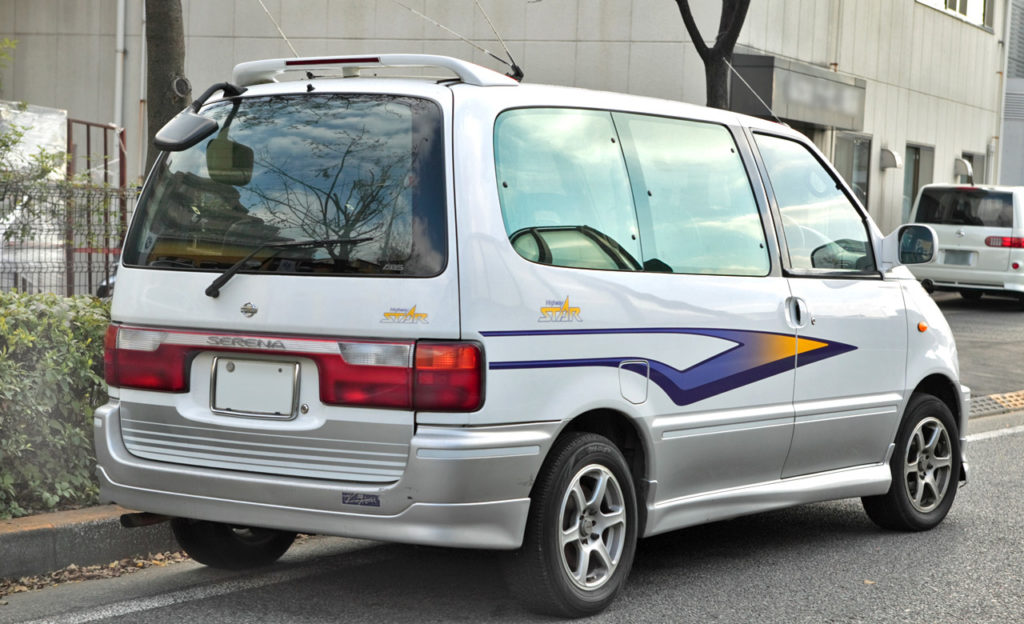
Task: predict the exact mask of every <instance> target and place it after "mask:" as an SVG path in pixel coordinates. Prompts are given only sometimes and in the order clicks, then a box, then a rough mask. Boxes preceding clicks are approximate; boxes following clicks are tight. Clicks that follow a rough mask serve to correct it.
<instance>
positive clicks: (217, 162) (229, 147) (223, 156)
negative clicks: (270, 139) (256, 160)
mask: <svg viewBox="0 0 1024 624" xmlns="http://www.w3.org/2000/svg"><path fill="white" fill-rule="evenodd" d="M252 165H253V151H252V148H251V147H249V146H248V145H243V144H241V143H235V142H234V141H232V140H230V139H227V138H222V137H215V138H214V139H211V140H210V142H209V143H207V145H206V169H207V171H208V172H209V174H210V179H211V180H213V181H214V182H220V183H221V184H230V185H232V186H245V185H246V184H248V183H249V180H251V179H252Z"/></svg>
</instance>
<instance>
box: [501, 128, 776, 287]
mask: <svg viewBox="0 0 1024 624" xmlns="http://www.w3.org/2000/svg"><path fill="white" fill-rule="evenodd" d="M494 140H495V148H494V149H495V161H496V166H497V176H498V177H497V179H498V195H499V198H500V201H501V210H502V216H503V218H504V221H505V228H506V231H507V233H508V235H509V238H510V240H511V241H512V245H513V247H514V248H515V250H516V251H517V252H518V253H519V254H520V255H521V256H523V257H524V258H526V259H528V260H531V261H533V262H540V263H543V264H553V265H558V266H568V267H578V268H591V269H609V270H620V271H641V270H643V271H654V272H664V273H703V274H718V275H766V274H767V273H768V271H769V269H770V265H769V260H768V253H767V250H766V246H765V238H764V229H763V227H762V225H761V220H760V217H759V214H758V211H757V205H756V203H755V202H754V198H753V194H752V191H751V189H750V182H749V178H748V177H747V175H746V171H745V169H744V167H743V163H742V161H741V160H740V157H739V154H738V153H737V150H736V145H735V143H734V142H733V139H732V135H731V134H730V133H729V131H728V130H727V129H726V128H725V127H723V126H717V125H713V124H707V123H700V122H693V121H685V120H679V119H667V118H661V117H653V116H649V115H635V114H625V113H609V112H607V111H590V110H575V109H542V108H534V109H520V110H512V111H508V112H506V113H503V114H502V115H501V116H500V117H499V118H498V121H497V122H496V124H495V136H494ZM627 165H628V167H627Z"/></svg>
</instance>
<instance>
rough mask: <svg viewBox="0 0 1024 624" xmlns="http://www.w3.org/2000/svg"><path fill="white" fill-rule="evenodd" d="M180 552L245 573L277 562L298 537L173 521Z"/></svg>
mask: <svg viewBox="0 0 1024 624" xmlns="http://www.w3.org/2000/svg"><path fill="white" fill-rule="evenodd" d="M171 529H172V530H173V531H174V537H175V539H177V540H178V544H179V545H180V546H181V548H182V549H183V550H184V551H185V552H186V553H188V556H189V557H192V558H193V559H195V560H196V561H198V562H199V563H202V564H203V565H207V566H210V567H211V568H220V569H223V570H246V569H249V568H257V567H260V566H265V565H269V564H271V563H273V562H275V561H277V560H278V559H279V558H280V557H281V555H283V554H284V553H285V551H287V550H288V548H289V547H290V546H291V545H292V542H293V541H295V533H293V532H291V531H279V530H277V529H260V528H250V527H240V526H232V525H229V524H222V523H220V522H209V521H206V520H190V519H188V518H173V519H171Z"/></svg>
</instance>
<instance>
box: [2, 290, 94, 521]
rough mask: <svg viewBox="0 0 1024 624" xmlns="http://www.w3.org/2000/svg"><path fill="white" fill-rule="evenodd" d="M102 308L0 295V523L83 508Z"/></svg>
mask: <svg viewBox="0 0 1024 624" xmlns="http://www.w3.org/2000/svg"><path fill="white" fill-rule="evenodd" d="M109 319H110V308H109V304H108V303H107V302H104V301H101V300H99V299H95V298H93V297H57V296H55V295H47V294H44V295H28V294H23V293H19V292H16V291H10V292H0V518H10V517H17V516H24V515H27V514H30V513H37V512H41V511H52V510H54V509H61V508H68V507H75V506H81V505H88V504H92V503H95V502H96V495H97V492H98V487H97V483H96V479H95V477H94V475H93V470H94V467H95V465H96V461H95V457H94V455H93V446H92V411H93V408H94V407H96V406H97V405H100V404H102V403H104V402H105V401H106V400H107V394H106V385H105V384H104V382H103V336H104V332H105V331H106V327H107V323H108V322H109Z"/></svg>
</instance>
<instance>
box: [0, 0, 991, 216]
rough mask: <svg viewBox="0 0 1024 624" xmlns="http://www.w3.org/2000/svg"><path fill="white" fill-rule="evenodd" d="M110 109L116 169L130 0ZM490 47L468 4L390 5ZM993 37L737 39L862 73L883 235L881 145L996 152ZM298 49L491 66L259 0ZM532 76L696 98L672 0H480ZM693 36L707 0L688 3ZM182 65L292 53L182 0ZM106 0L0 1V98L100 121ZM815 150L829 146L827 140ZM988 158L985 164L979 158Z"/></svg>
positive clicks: (232, 11)
mask: <svg viewBox="0 0 1024 624" xmlns="http://www.w3.org/2000/svg"><path fill="white" fill-rule="evenodd" d="M125 1H126V6H127V20H126V49H127V54H126V63H125V80H124V91H123V94H124V95H123V107H124V108H123V110H124V114H123V120H122V123H123V125H124V126H125V127H127V129H128V134H129V138H128V143H129V152H130V157H129V171H130V172H131V174H132V175H133V176H134V175H138V172H139V169H140V164H139V163H140V162H142V145H141V142H142V141H141V137H142V132H141V128H142V125H141V123H140V120H141V119H142V118H143V113H142V110H143V105H144V104H143V103H142V102H141V100H142V99H143V98H144V94H143V93H142V92H141V91H140V85H141V84H142V79H143V66H144V59H143V56H142V53H141V50H142V46H141V44H142V37H141V33H142V32H143V23H142V18H143V12H142V0H125ZM403 1H404V2H405V4H408V5H409V6H412V7H414V8H416V9H417V10H419V11H422V12H424V13H426V14H428V15H430V16H432V17H434V18H436V19H437V20H438V21H440V22H442V23H444V24H445V25H447V26H449V27H450V28H452V29H454V30H456V31H458V32H461V33H463V34H464V35H466V36H467V37H469V38H471V39H474V40H477V41H479V42H480V43H481V44H482V45H483V46H485V47H487V48H488V49H490V50H492V51H494V52H499V50H500V46H499V44H498V42H497V41H496V40H495V39H494V35H493V34H492V33H491V30H490V28H489V27H488V25H487V23H486V21H485V20H484V19H483V17H482V16H481V15H480V13H479V12H478V11H476V10H475V7H474V3H473V2H472V0H403ZM1006 2H1007V0H996V1H995V5H996V7H997V15H996V19H995V21H994V23H995V28H994V30H995V33H992V32H990V31H987V30H985V29H983V28H980V27H977V26H974V25H971V24H968V23H965V22H963V21H962V20H959V19H957V18H955V17H954V16H951V15H949V14H948V13H945V12H943V11H938V10H935V9H933V8H930V7H928V6H925V5H923V4H921V3H919V2H916V1H915V0H754V1H753V2H752V4H751V7H750V12H749V14H748V17H747V21H746V25H745V27H744V30H743V32H742V34H741V37H740V41H739V46H740V48H741V49H742V50H743V51H747V52H755V53H762V54H772V55H777V56H783V57H787V58H791V59H797V60H800V61H803V62H805V63H810V64H814V65H818V66H821V67H831V68H833V69H836V70H838V71H839V72H842V73H844V74H848V75H854V76H857V77H860V78H864V79H865V80H866V81H867V89H866V103H865V106H866V109H865V126H864V129H863V132H864V133H866V134H869V135H871V137H872V157H871V158H872V169H871V183H870V196H869V206H870V209H871V212H872V213H873V215H874V216H875V218H876V220H878V221H879V224H880V225H881V227H882V229H883V230H886V231H888V230H890V229H892V228H893V227H895V226H896V225H897V224H898V223H899V220H900V198H901V194H902V185H903V180H902V171H901V170H892V169H890V170H888V171H886V172H882V171H881V170H879V169H878V167H877V162H878V153H879V150H880V149H881V148H882V147H887V148H890V149H892V150H893V151H895V152H896V153H898V154H902V153H903V152H904V148H905V145H906V143H907V142H911V143H915V144H920V145H928V146H933V147H934V148H935V163H936V165H935V171H934V174H933V177H934V179H935V180H936V181H943V180H952V179H953V159H954V158H955V157H958V156H959V155H960V154H961V153H962V152H964V151H967V152H973V153H979V154H986V153H990V152H992V151H993V149H995V153H998V151H999V150H998V149H996V147H997V146H996V144H995V141H996V137H997V136H998V135H999V116H1000V114H1001V104H1000V100H1001V90H1002V84H1001V82H1000V79H999V72H1000V71H1001V70H1002V67H1003V56H1004V54H1005V52H1004V50H1003V49H1002V47H1001V46H1000V45H999V43H998V41H999V39H1000V36H999V33H1001V32H1002V28H1003V27H1002V24H1003V15H1004V11H1005V8H1004V7H1005V6H1006ZM264 3H265V4H266V6H267V8H268V9H269V11H270V14H271V15H272V16H273V18H274V19H275V20H276V21H277V22H278V23H279V24H280V26H281V28H282V29H283V30H284V32H285V33H286V34H287V35H288V36H289V38H290V40H291V42H292V44H293V45H294V46H295V48H296V49H297V51H298V52H299V54H300V55H304V56H314V55H322V54H347V53H368V52H428V53H433V54H447V55H453V56H459V57H462V58H467V59H469V60H474V61H476V62H479V63H481V64H484V65H487V66H490V67H493V68H495V69H502V70H503V68H502V67H501V66H500V65H498V64H497V63H495V62H494V61H492V60H491V59H489V58H488V57H486V56H485V55H483V54H482V53H480V52H477V51H475V50H473V49H472V48H471V47H469V46H468V45H466V44H465V43H462V42H460V41H458V40H456V39H454V38H452V37H451V36H450V35H449V34H448V33H446V32H444V31H442V30H440V29H438V28H437V27H435V26H433V25H432V24H430V23H427V22H425V21H424V20H422V19H420V18H419V17H417V16H415V15H413V14H411V13H410V12H409V11H407V10H406V9H404V8H402V7H401V6H399V5H398V4H396V3H395V2H392V1H391V0H301V1H299V0H264ZM480 3H481V4H482V5H483V7H484V8H485V10H486V11H487V12H488V14H489V15H490V17H491V19H492V20H493V21H494V23H495V25H496V26H497V28H498V29H499V31H500V32H501V34H502V36H503V37H504V38H505V39H506V41H507V43H508V44H509V47H510V48H511V50H512V53H513V54H514V55H515V57H516V60H517V61H518V62H519V64H520V65H521V66H522V67H523V68H524V69H525V70H526V79H527V81H530V82H547V83H558V84H566V85H576V86H582V87H589V88H597V89H609V90H614V91H627V92H632V93H637V94H642V95H651V96H657V97H666V98H673V99H679V100H686V101H691V102H698V103H703V101H704V74H703V66H702V65H701V62H700V60H699V58H698V57H697V55H696V53H695V52H694V51H693V48H692V45H691V44H690V42H689V38H688V36H687V34H686V31H685V28H684V27H683V23H682V19H681V18H680V16H679V13H678V10H677V9H676V6H675V3H674V2H673V1H672V0H534V1H528V0H480ZM691 4H693V5H694V6H695V9H696V10H697V11H698V13H699V15H698V21H699V23H700V24H701V26H702V30H703V32H705V33H713V32H714V31H715V30H716V27H717V11H718V10H719V3H718V2H708V1H703V0H701V1H697V2H693V3H691ZM182 7H183V11H184V14H185V15H184V17H185V31H186V46H187V58H186V74H187V76H188V77H189V78H190V80H191V81H192V84H193V90H194V91H195V92H197V93H198V92H199V91H202V90H203V89H204V88H205V87H206V86H207V85H208V84H210V83H212V82H215V81H220V80H224V79H227V78H228V77H229V76H230V72H231V68H232V67H233V66H234V64H235V63H237V62H241V61H244V60H252V59H256V58H271V57H284V56H291V52H290V50H289V48H288V46H287V45H286V44H285V43H284V42H283V41H282V40H281V39H280V37H279V36H278V34H277V30H276V28H275V27H274V25H273V23H272V22H271V21H270V19H268V17H267V15H266V14H265V13H264V11H263V9H262V7H261V6H260V3H259V2H258V1H257V0H182ZM116 9H117V0H0V35H6V36H9V37H13V38H16V39H18V40H19V44H18V48H17V50H16V52H15V62H14V63H13V65H12V67H10V68H8V69H6V70H4V71H3V72H2V74H0V77H2V80H3V92H2V97H4V98H6V99H15V100H25V101H30V102H32V103H34V104H40V105H44V106H52V107H58V108H66V109H68V111H69V114H70V115H71V116H72V117H78V118H84V119H88V120H92V121H115V120H114V119H113V115H114V113H113V111H114V97H115V95H114V94H115V92H116V89H115V85H114V74H115V49H116V41H115V39H116V37H115V24H116ZM826 147H827V144H826ZM987 169H988V170H990V171H992V170H994V169H995V167H994V166H992V164H991V163H990V165H989V166H988V167H987Z"/></svg>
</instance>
